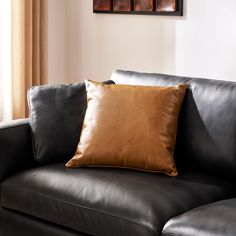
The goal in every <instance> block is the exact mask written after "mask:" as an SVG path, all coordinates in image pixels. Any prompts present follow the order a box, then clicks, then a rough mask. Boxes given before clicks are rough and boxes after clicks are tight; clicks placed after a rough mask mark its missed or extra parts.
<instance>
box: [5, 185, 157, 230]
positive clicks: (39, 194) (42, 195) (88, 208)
mask: <svg viewBox="0 0 236 236" xmlns="http://www.w3.org/2000/svg"><path fill="white" fill-rule="evenodd" d="M3 188H9V189H12V190H13V191H21V192H23V191H24V192H30V193H31V194H35V195H38V196H40V197H45V198H47V199H50V200H53V201H56V202H59V203H63V204H65V205H66V204H68V205H71V206H75V207H78V208H82V209H84V210H89V211H93V212H96V213H99V214H102V215H105V216H111V217H113V218H117V219H119V220H121V221H125V222H127V223H131V224H134V225H137V226H139V227H142V228H144V229H147V230H149V231H151V232H153V233H155V231H154V230H153V229H152V228H151V227H149V226H145V225H142V224H139V223H136V222H133V221H130V220H128V219H125V218H121V217H119V216H116V215H112V214H108V213H105V212H102V211H99V210H96V209H92V208H90V207H86V206H81V205H78V204H77V205H76V204H73V203H69V202H65V201H62V200H59V199H55V198H52V197H50V196H48V195H45V194H41V193H35V192H33V191H30V190H26V189H16V188H15V187H13V186H12V185H8V186H4V187H2V189H3ZM1 192H3V191H1Z"/></svg>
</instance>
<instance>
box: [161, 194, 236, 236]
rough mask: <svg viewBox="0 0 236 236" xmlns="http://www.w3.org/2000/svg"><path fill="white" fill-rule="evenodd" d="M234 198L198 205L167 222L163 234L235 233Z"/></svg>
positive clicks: (226, 235) (219, 235)
mask: <svg viewBox="0 0 236 236" xmlns="http://www.w3.org/2000/svg"><path fill="white" fill-rule="evenodd" d="M235 219H236V198H233V199H229V200H223V201H219V202H215V203H212V204H208V205H205V206H201V207H198V208H196V209H193V210H192V211H189V212H187V213H185V214H182V215H180V216H177V217H175V218H173V219H171V220H170V221H168V222H167V224H166V225H165V227H164V229H163V236H199V235H200V236H234V235H236V224H235Z"/></svg>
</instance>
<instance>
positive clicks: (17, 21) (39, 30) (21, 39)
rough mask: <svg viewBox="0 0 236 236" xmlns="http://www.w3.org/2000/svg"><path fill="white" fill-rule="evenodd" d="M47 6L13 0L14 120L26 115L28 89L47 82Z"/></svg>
mask: <svg viewBox="0 0 236 236" xmlns="http://www.w3.org/2000/svg"><path fill="white" fill-rule="evenodd" d="M47 8H48V3H47V0H12V103H13V109H12V110H13V119H18V118H23V117H28V105H27V90H28V88H29V87H30V86H33V85H42V84H46V83H47V77H48V59H47V58H48V36H47V31H48V9H47Z"/></svg>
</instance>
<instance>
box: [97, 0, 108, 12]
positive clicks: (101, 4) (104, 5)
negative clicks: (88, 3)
mask: <svg viewBox="0 0 236 236" xmlns="http://www.w3.org/2000/svg"><path fill="white" fill-rule="evenodd" d="M93 9H94V10H95V11H96V10H98V11H111V1H110V0H102V1H101V0H94V1H93Z"/></svg>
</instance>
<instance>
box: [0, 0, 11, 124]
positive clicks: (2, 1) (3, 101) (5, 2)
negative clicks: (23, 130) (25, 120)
mask: <svg viewBox="0 0 236 236" xmlns="http://www.w3.org/2000/svg"><path fill="white" fill-rule="evenodd" d="M11 38H12V37H11V0H0V121H4V120H9V119H11V118H12V111H11V101H12V98H11V97H12V92H11V91H12V88H11V87H12V75H11V74H12V60H11V54H12V46H11V45H12V43H11Z"/></svg>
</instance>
